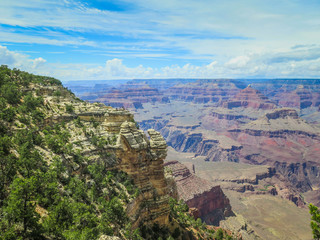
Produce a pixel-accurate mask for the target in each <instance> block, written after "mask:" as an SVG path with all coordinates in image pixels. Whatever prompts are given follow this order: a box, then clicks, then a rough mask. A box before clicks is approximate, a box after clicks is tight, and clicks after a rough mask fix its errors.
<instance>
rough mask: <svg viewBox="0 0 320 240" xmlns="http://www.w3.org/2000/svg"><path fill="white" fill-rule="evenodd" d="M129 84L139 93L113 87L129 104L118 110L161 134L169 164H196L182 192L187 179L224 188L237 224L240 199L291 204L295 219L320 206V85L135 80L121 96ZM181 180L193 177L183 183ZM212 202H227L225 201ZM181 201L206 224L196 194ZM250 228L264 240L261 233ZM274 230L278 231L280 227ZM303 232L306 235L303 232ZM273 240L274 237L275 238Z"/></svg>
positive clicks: (115, 94) (115, 97)
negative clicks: (126, 112)
mask: <svg viewBox="0 0 320 240" xmlns="http://www.w3.org/2000/svg"><path fill="white" fill-rule="evenodd" d="M149 84H150V85H149ZM129 86H130V87H134V86H136V90H132V91H131V92H126V94H123V93H121V94H119V92H116V90H114V89H113V90H110V91H105V92H104V94H105V96H108V99H109V100H110V102H117V101H118V102H121V101H123V102H126V103H128V105H127V106H121V107H126V108H128V109H129V110H130V111H132V112H133V113H134V115H135V119H136V121H137V122H138V124H139V126H140V128H141V129H142V130H144V131H146V130H147V129H149V128H153V129H155V130H156V131H159V132H160V133H161V135H162V136H163V137H164V139H165V140H166V142H167V144H168V146H169V152H168V156H167V159H166V160H165V162H167V161H179V162H180V163H183V164H186V165H187V166H189V165H190V164H191V165H193V166H194V169H195V171H194V173H192V172H189V173H188V172H187V170H186V168H182V167H181V166H180V167H179V169H180V170H179V171H180V173H179V171H178V172H177V173H176V174H177V176H176V182H177V185H178V186H179V184H180V185H181V186H182V185H183V182H184V181H185V182H186V183H187V182H188V183H190V184H189V185H192V184H191V182H192V181H193V182H194V185H192V186H193V187H192V189H194V190H197V189H201V187H199V186H202V185H205V184H201V181H202V180H199V179H198V178H195V176H197V177H199V178H200V179H205V180H206V181H208V182H209V183H210V184H213V185H214V186H220V188H221V190H222V191H223V192H224V193H225V195H226V197H227V198H229V199H230V203H231V206H232V211H233V212H234V213H235V215H236V216H237V217H229V218H227V219H233V218H236V219H238V220H239V219H240V216H239V213H240V212H242V213H243V215H242V217H244V215H246V213H247V212H243V208H242V205H241V204H237V203H236V199H237V200H238V201H240V202H243V198H244V197H245V198H249V199H255V198H256V197H258V196H259V198H263V199H268V200H267V203H268V204H269V202H273V201H276V202H277V204H280V205H281V206H282V205H283V204H286V203H287V204H289V205H290V203H292V204H294V205H295V206H296V208H297V210H294V209H295V208H292V209H293V210H291V211H296V212H297V213H298V212H299V211H300V210H299V209H302V210H301V211H305V212H307V211H306V206H307V203H309V202H312V203H314V204H318V203H319V202H320V200H319V199H320V196H319V195H318V191H317V189H318V186H319V183H320V182H319V174H318V173H319V165H320V159H319V156H320V155H319V154H320V152H319V151H320V148H319V144H320V142H319V140H320V134H319V133H320V132H319V121H320V113H319V93H320V87H319V86H320V82H319V80H310V81H309V80H301V79H290V80H287V79H279V80H278V79H277V80H257V81H255V80H232V79H204V80H195V79H189V80H184V81H182V80H178V79H175V80H174V81H172V82H170V79H169V80H159V82H157V81H156V80H133V81H132V82H130V81H129V82H128V83H126V84H123V86H120V87H119V88H118V89H119V91H123V89H128V88H129ZM142 86H143V87H142ZM151 92H152V94H150V93H151ZM138 93H139V94H138ZM89 95H90V94H87V96H89ZM137 95H139V98H137ZM151 95H154V97H153V96H152V97H151ZM99 100H101V99H99V98H95V99H91V100H90V101H99ZM109 100H108V101H109ZM133 102H136V103H135V104H132V103H133ZM137 102H139V103H137ZM185 154H189V155H188V157H186V155H185ZM211 163H212V164H213V163H214V164H215V165H214V166H215V167H211V165H210V164H211ZM166 164H168V163H166ZM176 164H179V163H176ZM176 164H171V165H176ZM169 165H170V164H169ZM209 166H210V167H209ZM216 168H217V169H220V171H216V170H215V169H216ZM183 169H184V170H183ZM235 173H236V174H235ZM181 174H182V175H181ZM184 174H186V176H188V177H182V176H184ZM183 179H184V180H183ZM179 182H180V183H179ZM210 184H209V185H210ZM209 185H208V186H209ZM210 186H211V185H210ZM181 191H183V190H181V189H180V192H181ZM189 191H190V194H191V193H192V190H189ZM208 191H209V190H208V189H207V190H205V189H203V191H202V192H203V194H205V193H207V194H208ZM178 192H179V191H178ZM209 192H210V191H209ZM199 194H200V193H199ZM199 194H198V195H199ZM178 195H179V194H178ZM182 195H183V194H182ZM200 195H201V194H200ZM209 195H210V194H209ZM211 198H212V199H215V200H214V201H216V202H223V201H224V200H223V199H224V197H223V195H220V196H219V197H218V196H217V195H216V196H215V197H214V196H213V195H211ZM182 199H184V200H185V201H186V202H187V203H188V204H189V205H190V207H195V206H198V207H197V209H198V210H197V211H195V212H196V214H198V215H197V216H199V217H201V218H203V219H204V220H205V221H206V217H205V215H206V213H204V212H201V210H200V211H199V208H200V209H202V208H203V206H201V203H202V200H201V198H200V199H198V200H197V195H194V196H193V197H192V198H191V199H194V200H192V201H190V199H189V198H188V197H184V198H183V197H182ZM241 199H242V200H241ZM280 199H281V200H280ZM253 201H254V202H255V201H256V200H253ZM196 202H198V205H196ZM267 203H266V204H267ZM206 204H207V205H208V206H210V204H209V203H206ZM233 204H234V205H235V206H236V207H234V206H233ZM240 205H241V207H238V206H240ZM280 205H279V206H280ZM209 209H211V208H209ZM303 209H304V210H303ZM210 211H211V210H210ZM210 211H209V212H210ZM248 211H249V210H248ZM250 211H251V210H250ZM250 211H249V212H250ZM300 214H301V212H300ZM249 215H250V214H249ZM249 215H246V217H245V218H246V220H245V221H246V224H247V225H248V226H249V225H250V224H249V223H248V221H249V222H250V221H251V220H252V216H251V215H250V216H249ZM304 216H305V217H306V216H307V215H305V214H304ZM238 220H236V221H238ZM207 221H208V223H211V222H210V220H207ZM224 221H225V220H224ZM224 221H221V223H220V224H224ZM226 221H228V220H226ZM241 221H242V220H241ZM241 221H240V222H241ZM264 224H267V225H268V224H270V223H264ZM240 225H241V224H240ZM241 226H243V224H242V225H241ZM304 226H305V225H304ZM250 227H251V229H254V231H253V232H255V234H257V235H259V234H258V233H259V232H260V236H261V231H262V230H261V228H259V227H258V228H257V227H256V226H253V225H252V224H251V225H250ZM305 227H306V226H305ZM240 228H241V227H240ZM272 228H273V229H274V231H280V230H279V229H277V227H276V226H272ZM292 228H293V226H292ZM238 230H239V229H238ZM239 231H241V229H240V230H239ZM301 231H302V232H304V234H306V231H305V229H301ZM249 232H250V231H249ZM262 232H263V231H262ZM247 233H248V231H247V232H246V233H243V235H246V234H247ZM304 236H306V235H304ZM249 238H250V237H249V235H248V239H249ZM269 239H277V238H276V237H275V236H274V235H272V234H271V235H270V236H269ZM293 239H294V238H293ZM297 239H303V237H302V238H297Z"/></svg>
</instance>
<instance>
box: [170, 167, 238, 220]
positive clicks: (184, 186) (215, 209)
mask: <svg viewBox="0 0 320 240" xmlns="http://www.w3.org/2000/svg"><path fill="white" fill-rule="evenodd" d="M165 167H166V168H168V169H170V171H167V172H169V175H172V176H173V177H174V179H175V182H176V185H177V193H178V198H179V199H183V200H184V201H185V202H186V204H187V205H188V206H189V208H192V209H193V211H194V212H196V216H198V217H200V218H201V219H202V220H204V221H205V222H206V223H207V224H214V225H218V224H219V221H220V220H223V219H225V217H228V216H231V215H232V214H233V213H232V211H231V206H230V203H229V199H228V198H227V197H226V196H225V195H224V193H223V191H222V190H221V188H220V186H214V185H213V184H212V183H210V182H209V181H207V180H205V179H202V178H199V177H197V176H196V175H194V174H192V173H191V172H190V170H189V169H188V168H187V167H186V166H185V165H183V164H181V163H179V162H178V161H170V162H166V163H165Z"/></svg>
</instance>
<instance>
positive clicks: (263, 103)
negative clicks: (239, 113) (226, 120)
mask: <svg viewBox="0 0 320 240" xmlns="http://www.w3.org/2000/svg"><path fill="white" fill-rule="evenodd" d="M222 105H223V107H225V108H229V109H232V108H237V107H244V108H247V107H250V108H254V109H264V110H266V109H274V108H275V107H276V105H275V103H273V102H271V101H270V100H269V99H268V98H267V97H266V96H264V95H263V94H262V93H261V92H259V91H258V90H256V89H253V88H252V87H251V86H250V85H249V86H248V87H247V88H245V89H243V90H241V91H240V92H239V93H238V94H237V95H236V96H234V97H233V98H232V99H230V100H229V101H227V102H224V103H223V104H222Z"/></svg>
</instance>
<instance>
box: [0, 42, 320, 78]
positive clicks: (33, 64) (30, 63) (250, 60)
mask: <svg viewBox="0 0 320 240" xmlns="http://www.w3.org/2000/svg"><path fill="white" fill-rule="evenodd" d="M316 49H317V46H311V47H310V48H309V49H308V50H307V51H305V53H306V54H307V55H306V56H305V57H304V60H302V58H301V53H299V54H295V53H292V52H290V51H289V52H281V53H279V52H273V53H270V52H268V53H260V54H248V55H240V56H237V57H232V58H229V59H226V60H225V61H217V60H212V61H211V62H210V63H208V64H205V65H201V66H198V65H194V64H191V63H188V64H185V65H183V66H179V65H168V66H164V67H161V68H151V67H148V66H143V65H141V64H140V65H138V66H136V67H128V66H127V65H126V64H124V61H123V60H122V59H119V58H113V59H109V60H107V61H106V62H105V64H101V65H92V64H91V65H90V64H72V63H69V64H62V63H50V62H47V61H46V60H45V59H44V58H42V57H40V56H39V57H37V58H34V59H33V58H30V57H29V56H28V55H25V54H21V53H17V52H14V51H10V50H8V49H7V47H3V46H0V64H6V65H9V67H12V68H13V67H15V68H19V69H21V70H24V71H29V72H32V73H35V74H41V75H49V76H53V77H56V78H58V79H61V80H81V79H82V80H99V79H100V80H107V79H132V78H243V77H246V78H255V77H259V78H260V77H268V78H279V77H294V78H297V77H302V78H303V77H319V71H320V57H315V56H316V54H315V52H317V51H316ZM293 51H295V50H293ZM308 54H311V56H309V55H308ZM282 56H283V57H286V58H288V56H290V60H288V61H279V58H280V57H281V58H282ZM294 56H296V57H297V58H294Z"/></svg>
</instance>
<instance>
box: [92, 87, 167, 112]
mask: <svg viewBox="0 0 320 240" xmlns="http://www.w3.org/2000/svg"><path fill="white" fill-rule="evenodd" d="M95 100H96V101H100V102H103V103H105V104H106V105H110V106H112V107H124V108H133V109H138V108H143V106H142V104H143V103H147V102H161V103H167V102H170V100H169V99H168V97H166V96H163V94H162V93H160V92H159V91H158V89H156V88H151V87H149V86H148V85H146V84H127V85H122V86H121V87H120V88H119V89H113V90H111V92H109V93H107V94H105V95H103V96H100V97H99V98H98V99H95Z"/></svg>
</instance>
